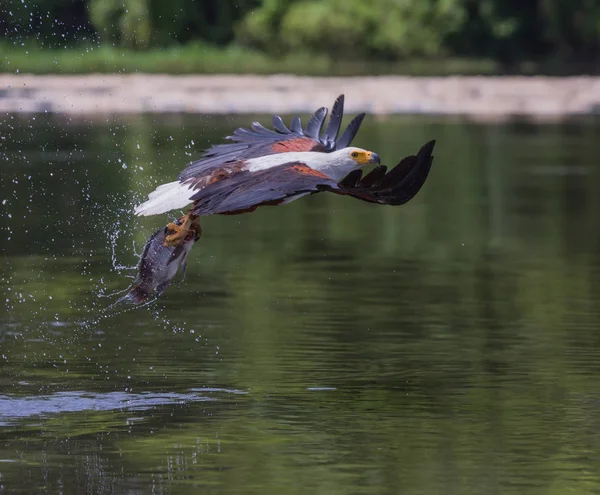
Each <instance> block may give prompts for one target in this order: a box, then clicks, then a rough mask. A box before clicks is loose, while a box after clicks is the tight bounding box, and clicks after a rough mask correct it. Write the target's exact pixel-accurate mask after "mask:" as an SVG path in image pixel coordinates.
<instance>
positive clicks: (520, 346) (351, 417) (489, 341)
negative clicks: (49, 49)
mask: <svg viewBox="0 0 600 495" xmlns="http://www.w3.org/2000/svg"><path fill="white" fill-rule="evenodd" d="M253 118H254V117H207V116H203V117H200V116H178V115H169V116H156V115H153V116H135V117H134V116H132V117H118V118H116V117H115V118H114V119H110V120H106V119H105V118H95V119H86V118H80V119H75V118H66V117H59V116H47V115H38V116H27V117H25V116H9V117H5V118H3V120H2V125H1V127H0V179H1V182H0V232H1V233H2V236H1V238H0V256H1V258H2V261H3V262H2V264H0V281H1V282H2V284H1V288H0V297H2V300H3V301H4V305H3V309H2V312H1V313H0V366H1V373H0V493H2V492H6V493H9V492H10V493H19V492H22V493H32V492H44V491H46V492H48V493H190V494H191V493H249V494H263V493H298V494H300V493H302V494H304V493H327V494H353V493H360V494H364V493H378V494H381V493H403V494H430V493H431V494H434V493H444V494H447V493H449V494H469V493H473V494H478V493H502V494H505V493H506V494H513V493H514V494H523V493H526V494H530V493H531V494H537V493H540V494H541V493H544V494H546V493H561V494H562V493H595V492H599V491H600V454H599V452H600V433H599V431H600V380H599V377H600V332H599V324H600V304H598V300H599V296H600V282H599V280H600V277H599V275H600V215H599V213H598V212H599V211H600V169H599V168H598V167H599V163H600V144H599V141H598V139H597V136H598V134H599V132H600V122H599V121H598V120H593V119H582V120H576V121H571V122H568V123H562V124H546V125H534V124H528V123H522V122H514V123H506V124H474V123H465V122H462V121H459V120H453V119H441V118H432V117H426V118H425V117H420V118H412V117H402V118H400V117H398V118H392V119H380V120H375V119H373V118H371V119H369V120H368V121H367V122H366V123H365V125H364V128H363V130H362V131H361V133H360V134H359V136H358V138H357V140H356V141H355V144H356V145H357V146H363V147H367V148H370V149H374V150H377V152H378V153H379V154H380V155H381V156H382V158H383V160H384V162H386V163H388V164H393V163H395V161H397V160H398V159H399V158H401V157H403V156H405V155H406V154H409V153H413V152H415V151H416V150H417V149H418V147H419V146H420V145H421V144H423V143H424V142H425V141H427V140H429V139H431V138H435V139H437V141H438V144H437V148H436V158H435V162H434V168H433V169H432V172H431V175H430V178H429V179H428V182H427V183H426V185H425V187H424V188H423V190H422V191H421V192H420V193H419V195H418V196H417V197H416V198H415V199H414V200H413V201H411V202H410V203H409V204H408V205H406V206H403V207H397V208H393V207H383V206H377V205H370V204H367V203H362V202H359V201H356V200H351V199H349V198H343V197H337V196H334V195H329V196H328V195H327V194H321V195H317V196H313V197H309V198H303V199H302V200H300V201H297V202H295V203H292V204H290V205H287V206H285V207H278V208H263V209H261V210H258V211H257V212H255V213H252V214H249V215H242V216H223V217H210V218H207V219H206V220H205V221H204V223H203V226H204V230H205V236H204V237H203V238H202V239H201V240H200V241H199V242H198V243H197V244H196V246H195V247H194V249H193V251H192V253H191V255H190V262H189V267H188V278H187V280H186V281H184V282H180V283H178V284H176V285H174V286H172V287H171V288H169V289H168V291H167V292H166V293H165V294H164V296H163V297H162V298H161V300H160V301H159V302H158V303H156V304H154V305H152V306H149V307H146V308H142V309H139V310H135V311H129V312H124V313H120V314H112V315H110V314H106V313H103V312H102V311H103V310H104V308H106V307H107V306H108V305H109V304H110V303H111V302H113V301H114V300H115V298H116V297H117V296H114V295H113V294H114V293H115V292H116V291H118V290H120V289H124V288H125V287H126V286H127V285H128V284H129V283H130V281H131V279H130V278H128V276H130V275H133V272H132V271H131V270H129V269H128V267H131V266H133V265H134V264H135V262H136V252H137V253H139V252H140V251H141V248H142V246H143V243H144V241H145V239H146V238H147V237H148V236H149V235H150V234H151V233H152V232H153V231H154V230H155V229H156V228H158V227H159V226H161V225H164V224H165V223H166V222H167V221H169V220H170V219H171V217H172V216H173V215H161V216H158V217H151V218H144V219H139V218H135V217H134V216H133V215H132V207H133V205H134V204H137V203H138V202H140V201H142V200H143V199H144V197H145V195H146V194H147V193H148V192H149V191H151V190H152V189H153V188H154V187H155V185H157V184H158V183H161V182H164V181H168V180H173V178H174V177H175V176H176V174H177V172H178V171H179V170H180V169H181V167H182V166H183V165H184V164H185V163H186V162H187V161H189V160H190V159H192V158H193V157H196V156H198V154H199V152H200V151H201V150H202V149H203V148H204V147H206V146H207V145H208V144H210V143H215V142H219V141H220V140H221V136H223V135H227V134H230V133H231V130H232V129H233V128H235V127H236V126H239V125H245V124H247V123H248V122H251V121H252V119H253ZM260 120H262V121H265V122H268V120H269V119H268V117H266V118H265V117H261V118H260Z"/></svg>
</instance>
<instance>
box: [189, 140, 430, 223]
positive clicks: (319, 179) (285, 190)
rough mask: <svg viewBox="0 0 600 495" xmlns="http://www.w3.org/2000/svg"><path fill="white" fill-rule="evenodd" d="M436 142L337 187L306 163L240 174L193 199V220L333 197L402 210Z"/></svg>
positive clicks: (358, 172) (424, 176) (355, 175)
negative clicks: (311, 197)
mask: <svg viewBox="0 0 600 495" xmlns="http://www.w3.org/2000/svg"><path fill="white" fill-rule="evenodd" d="M434 145H435V141H430V142H428V143H427V144H425V145H423V146H422V147H421V149H420V150H419V152H418V153H417V155H414V156H408V157H406V158H404V159H402V160H401V161H400V163H399V164H398V165H397V166H396V167H394V168H393V169H391V170H390V171H389V172H388V171H387V167H385V166H379V167H376V168H375V169H373V170H372V171H371V172H370V173H368V174H367V175H365V176H364V177H363V175H362V171H361V170H355V171H353V172H351V173H350V174H348V175H347V176H346V177H345V178H344V179H342V180H341V181H339V182H336V181H334V180H333V179H331V178H330V177H328V176H326V175H324V174H322V173H321V172H318V171H316V170H314V169H312V168H310V167H308V166H306V165H305V164H303V163H299V162H291V163H286V164H284V165H279V166H277V167H273V168H270V169H267V170H262V171H259V172H252V173H251V172H247V171H243V172H240V173H238V174H236V175H234V176H232V177H231V178H229V179H228V180H226V181H222V182H215V183H213V184H210V185H207V186H206V187H205V188H204V189H202V191H201V192H198V193H197V194H196V195H195V196H193V197H192V198H191V199H192V200H193V201H194V205H193V207H192V213H193V214H194V215H200V216H205V215H214V214H235V213H243V212H247V211H252V210H254V209H256V208H257V207H259V206H264V205H276V204H280V203H282V202H284V201H286V200H289V199H290V198H294V197H297V196H302V195H305V194H314V193H317V192H322V191H329V192H333V193H335V194H341V195H345V196H352V197H355V198H358V199H361V200H363V201H368V202H371V203H379V204H387V205H402V204H404V203H406V202H408V201H410V200H411V199H412V198H413V197H414V196H415V195H416V194H417V193H418V192H419V190H420V189H421V187H422V186H423V184H424V183H425V180H426V179H427V176H428V174H429V170H430V169H431V164H432V161H433V156H432V153H433V148H434Z"/></svg>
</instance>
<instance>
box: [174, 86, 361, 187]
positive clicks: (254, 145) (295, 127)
mask: <svg viewBox="0 0 600 495" xmlns="http://www.w3.org/2000/svg"><path fill="white" fill-rule="evenodd" d="M343 111H344V96H343V95H341V96H340V97H338V99H337V100H336V101H335V103H334V105H333V111H332V115H331V119H330V121H329V123H328V125H327V129H326V131H325V133H324V134H323V135H321V130H322V127H323V123H324V122H325V118H326V117H327V108H325V107H322V108H319V109H318V110H317V111H316V112H315V113H314V114H313V115H312V117H311V118H310V119H309V121H308V123H307V125H306V128H303V127H302V121H301V120H300V118H299V117H294V118H292V121H291V123H290V127H289V128H288V127H286V125H285V124H284V123H283V120H282V119H281V117H280V116H278V115H275V116H274V117H273V130H271V129H267V128H266V127H264V126H263V125H261V124H260V123H259V122H253V123H252V125H251V128H250V129H245V128H239V129H236V130H235V131H234V132H233V135H231V136H227V137H226V139H228V140H229V141H232V142H229V143H224V144H217V145H213V146H211V147H210V148H208V149H207V150H206V151H205V152H204V154H203V156H202V157H201V158H200V159H199V160H196V161H194V162H191V163H189V164H188V166H187V167H186V168H185V169H184V170H183V171H182V172H181V173H180V174H179V180H180V181H181V182H183V181H186V180H188V179H191V178H192V177H196V178H198V177H200V176H202V175H205V174H207V173H210V171H211V169H213V168H216V167H220V166H221V165H222V164H223V163H224V162H228V161H239V160H247V159H249V158H256V157H259V156H266V155H272V154H275V153H282V152H286V151H321V152H325V153H329V152H331V151H335V150H338V149H341V148H345V147H347V146H349V145H350V143H351V141H352V139H353V138H354V136H355V135H356V133H357V132H358V129H359V127H360V124H361V122H362V120H363V118H364V114H360V115H358V116H357V117H355V118H354V119H353V120H352V121H351V122H350V124H349V125H348V127H347V129H346V130H345V131H344V133H343V134H342V136H341V137H340V138H339V139H337V134H338V132H339V129H340V124H341V121H342V117H343Z"/></svg>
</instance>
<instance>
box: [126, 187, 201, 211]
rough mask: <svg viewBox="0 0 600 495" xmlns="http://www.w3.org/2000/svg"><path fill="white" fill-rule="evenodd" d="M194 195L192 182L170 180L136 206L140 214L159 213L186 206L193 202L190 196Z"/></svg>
mask: <svg viewBox="0 0 600 495" xmlns="http://www.w3.org/2000/svg"><path fill="white" fill-rule="evenodd" d="M193 195H194V189H193V186H192V185H191V184H185V183H182V182H179V181H174V182H168V183H167V184H162V185H160V186H158V187H157V188H156V189H155V190H154V191H152V192H151V193H150V194H149V195H148V201H146V202H144V203H142V204H141V205H139V206H136V208H135V214H136V215H138V216H147V215H158V214H159V213H165V212H167V211H171V210H175V209H176V208H184V207H186V206H187V205H188V204H190V203H191V201H190V198H191V197H192V196H193Z"/></svg>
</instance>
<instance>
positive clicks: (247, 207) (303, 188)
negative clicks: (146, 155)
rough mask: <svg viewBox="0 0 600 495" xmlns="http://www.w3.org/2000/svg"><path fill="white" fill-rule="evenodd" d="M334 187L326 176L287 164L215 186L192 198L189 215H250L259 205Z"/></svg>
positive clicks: (296, 163)
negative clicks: (248, 213) (249, 212)
mask: <svg viewBox="0 0 600 495" xmlns="http://www.w3.org/2000/svg"><path fill="white" fill-rule="evenodd" d="M326 186H329V187H336V186H337V184H336V182H335V181H334V180H333V179H331V178H330V177H327V176H326V175H324V174H322V173H321V172H318V171H316V170H313V169H312V168H310V167H308V166H306V165H305V164H304V163H300V162H290V163H286V164H284V165H278V166H276V167H272V168H269V169H266V170H260V171H258V172H247V171H245V172H241V173H239V174H236V175H234V176H232V177H231V178H230V179H229V180H227V181H222V182H216V183H214V184H211V185H209V186H207V187H206V188H204V189H203V190H202V191H199V192H198V193H197V194H196V195H195V196H192V197H191V200H192V201H194V205H193V207H192V213H193V214H194V215H199V216H205V215H214V214H232V213H243V212H246V211H252V210H254V209H255V208H257V207H259V206H262V205H269V204H279V203H280V202H282V201H283V200H285V199H286V198H289V197H291V196H297V195H298V194H304V193H311V192H318V191H319V187H326Z"/></svg>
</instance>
